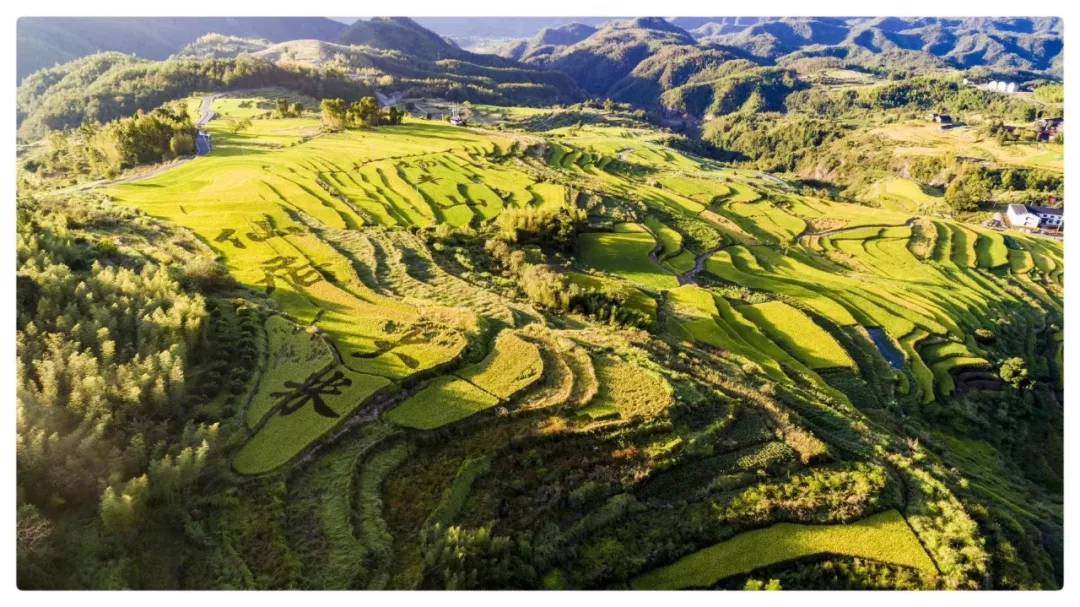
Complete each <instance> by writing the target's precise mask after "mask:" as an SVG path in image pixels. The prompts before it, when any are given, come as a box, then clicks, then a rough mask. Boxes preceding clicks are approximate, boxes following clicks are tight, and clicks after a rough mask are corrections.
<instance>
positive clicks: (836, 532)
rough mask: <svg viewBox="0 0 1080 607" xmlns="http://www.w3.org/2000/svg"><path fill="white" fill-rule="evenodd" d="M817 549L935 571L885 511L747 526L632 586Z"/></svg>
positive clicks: (677, 583)
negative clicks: (848, 518) (830, 520)
mask: <svg viewBox="0 0 1080 607" xmlns="http://www.w3.org/2000/svg"><path fill="white" fill-rule="evenodd" d="M816 554H835V555H844V556H852V557H857V558H864V559H869V560H873V561H881V562H884V563H890V564H893V565H899V566H902V567H910V568H912V569H917V570H919V571H921V572H923V573H925V574H929V575H933V574H935V573H936V569H935V567H934V563H933V561H931V560H930V557H929V556H927V554H926V551H925V550H923V547H922V546H921V545H920V544H919V541H918V539H917V538H916V537H915V534H914V533H912V532H911V528H910V527H908V525H907V523H906V522H904V519H903V517H902V516H901V515H900V513H898V512H897V511H895V510H889V511H887V512H882V513H881V514H875V515H873V516H870V517H867V518H865V519H862V520H860V521H856V522H854V523H851V524H849V525H796V524H792V523H780V524H777V525H773V526H772V527H767V528H765V529H756V530H754V531H747V532H745V533H741V534H739V535H737V536H735V537H733V538H732V539H730V540H727V541H724V542H720V543H719V544H715V545H713V546H710V547H708V548H705V549H704V550H701V551H698V552H695V553H693V554H691V555H689V556H686V557H683V558H682V559H680V560H678V561H676V562H675V563H672V564H671V565H667V566H665V567H661V568H660V569H657V570H655V571H650V572H649V573H646V574H645V575H642V576H640V577H638V578H636V579H635V580H634V581H633V587H634V588H635V589H649V590H678V589H681V588H708V587H710V586H712V585H714V584H716V583H717V582H719V581H720V580H723V579H724V578H727V577H731V576H733V575H739V574H746V573H750V572H752V571H754V570H755V569H759V568H761V567H767V566H769V565H773V564H775V563H782V562H785V561H791V560H794V559H799V558H805V557H808V556H813V555H816Z"/></svg>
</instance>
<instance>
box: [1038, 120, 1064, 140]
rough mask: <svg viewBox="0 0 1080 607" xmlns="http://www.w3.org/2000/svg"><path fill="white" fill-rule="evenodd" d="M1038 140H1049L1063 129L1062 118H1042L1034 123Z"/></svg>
mask: <svg viewBox="0 0 1080 607" xmlns="http://www.w3.org/2000/svg"><path fill="white" fill-rule="evenodd" d="M1035 130H1036V131H1037V132H1038V140H1039V141H1050V140H1051V139H1053V138H1054V137H1056V136H1057V135H1058V134H1059V133H1063V132H1064V131H1065V119H1064V118H1043V119H1041V120H1039V121H1038V122H1036V123H1035Z"/></svg>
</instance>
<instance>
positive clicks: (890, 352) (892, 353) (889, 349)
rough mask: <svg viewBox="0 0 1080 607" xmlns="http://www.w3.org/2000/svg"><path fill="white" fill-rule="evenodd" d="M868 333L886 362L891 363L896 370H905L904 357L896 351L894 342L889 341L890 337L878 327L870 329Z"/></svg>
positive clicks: (867, 330)
mask: <svg viewBox="0 0 1080 607" xmlns="http://www.w3.org/2000/svg"><path fill="white" fill-rule="evenodd" d="M866 332H867V333H869V334H870V339H872V340H874V345H875V346H877V349H878V352H881V355H882V356H884V357H885V360H887V361H889V364H890V365H892V368H894V369H900V370H901V371H903V370H904V355H903V354H902V353H901V352H900V351H899V350H897V349H896V346H894V345H893V342H891V341H890V340H889V336H888V335H885V331H882V330H881V329H879V328H877V327H868V328H867V329H866Z"/></svg>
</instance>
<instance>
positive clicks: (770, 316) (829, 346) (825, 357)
mask: <svg viewBox="0 0 1080 607" xmlns="http://www.w3.org/2000/svg"><path fill="white" fill-rule="evenodd" d="M741 312H742V313H743V316H745V317H747V318H748V319H750V320H751V321H752V322H753V323H754V324H756V325H757V326H758V327H759V328H760V329H761V330H762V331H764V332H765V333H766V334H767V335H769V336H770V337H771V338H772V339H773V340H774V341H776V342H778V343H781V344H783V345H784V346H785V347H786V348H787V349H788V350H789V351H791V352H793V353H794V355H795V357H796V358H798V359H799V360H801V361H802V362H803V363H805V364H806V365H807V366H808V367H810V368H811V369H832V368H836V367H847V368H851V367H853V366H854V365H855V362H854V361H853V360H851V356H849V355H848V353H847V352H845V351H844V349H843V348H842V347H840V344H838V343H837V342H836V340H835V339H833V337H832V336H831V335H829V334H828V333H826V332H825V331H824V330H823V329H822V328H821V327H819V326H818V325H817V324H815V323H814V321H813V320H812V319H811V318H810V317H809V316H807V315H806V314H804V313H803V312H802V311H800V310H799V309H798V308H794V307H792V306H790V305H788V304H786V303H784V302H782V301H771V302H768V303H763V304H756V305H752V306H744V307H743V308H742V309H741Z"/></svg>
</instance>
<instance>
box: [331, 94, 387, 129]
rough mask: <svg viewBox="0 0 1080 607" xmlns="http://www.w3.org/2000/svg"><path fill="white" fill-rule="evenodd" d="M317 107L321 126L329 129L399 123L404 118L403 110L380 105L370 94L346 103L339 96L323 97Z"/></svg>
mask: <svg viewBox="0 0 1080 607" xmlns="http://www.w3.org/2000/svg"><path fill="white" fill-rule="evenodd" d="M319 108H320V110H321V111H322V123H323V126H324V127H326V128H327V129H329V130H331V131H340V130H342V129H347V128H357V127H361V126H380V125H390V124H401V122H402V120H403V119H404V118H405V112H404V111H403V110H401V109H398V108H397V107H396V106H392V105H391V106H386V107H380V106H379V101H378V100H377V99H375V98H374V97H371V96H365V97H361V98H360V99H357V100H356V101H354V102H352V103H346V101H345V100H344V99H341V98H340V97H337V98H333V99H323V100H322V102H321V103H320V104H319Z"/></svg>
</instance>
